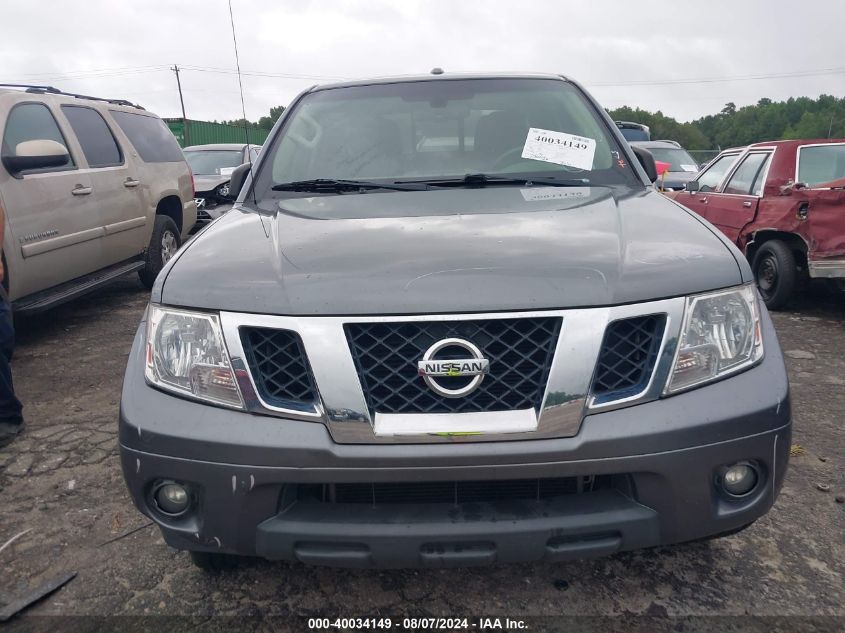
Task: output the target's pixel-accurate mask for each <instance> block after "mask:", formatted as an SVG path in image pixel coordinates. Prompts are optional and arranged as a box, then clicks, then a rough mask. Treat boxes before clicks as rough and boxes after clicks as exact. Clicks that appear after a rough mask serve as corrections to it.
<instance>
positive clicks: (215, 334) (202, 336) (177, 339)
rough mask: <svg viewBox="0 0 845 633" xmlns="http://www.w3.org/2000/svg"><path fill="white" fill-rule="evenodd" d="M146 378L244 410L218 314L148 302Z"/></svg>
mask: <svg viewBox="0 0 845 633" xmlns="http://www.w3.org/2000/svg"><path fill="white" fill-rule="evenodd" d="M146 365H147V366H146V372H145V374H146V377H147V380H148V381H149V382H150V383H151V384H153V385H156V386H158V387H161V388H162V389H166V390H168V391H172V392H174V393H178V394H181V395H184V396H189V397H192V398H196V399H198V400H206V401H208V402H214V403H216V404H222V405H226V406H230V407H237V408H243V400H242V399H241V394H240V390H239V389H238V385H237V382H236V381H235V375H234V373H233V372H232V366H231V363H230V362H229V354H228V353H227V351H226V346H225V345H224V344H223V336H222V334H221V332H220V320H219V318H218V317H217V315H215V314H206V313H203V312H188V311H185V310H174V309H170V308H162V307H160V306H155V305H150V310H149V315H148V318H147V360H146Z"/></svg>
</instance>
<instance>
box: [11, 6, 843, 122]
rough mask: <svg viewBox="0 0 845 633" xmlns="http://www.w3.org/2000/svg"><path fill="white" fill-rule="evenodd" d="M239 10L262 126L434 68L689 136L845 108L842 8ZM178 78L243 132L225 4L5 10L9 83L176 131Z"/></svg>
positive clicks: (201, 113) (251, 112) (244, 66)
mask: <svg viewBox="0 0 845 633" xmlns="http://www.w3.org/2000/svg"><path fill="white" fill-rule="evenodd" d="M232 5H233V10H234V18H235V27H236V31H237V35H238V44H239V48H240V60H241V70H242V71H244V73H246V74H244V76H243V83H244V96H245V102H246V112H247V116H248V117H249V118H250V119H252V120H256V119H257V118H258V117H260V116H262V115H265V114H267V113H268V111H269V109H270V107H271V106H273V105H278V104H282V105H287V104H288V103H289V102H290V100H291V99H292V98H293V97H294V96H296V94H298V93H299V92H300V91H301V90H303V89H304V88H307V87H308V86H310V85H313V84H314V83H325V82H329V81H333V80H336V79H342V78H352V77H368V76H379V75H392V74H408V73H420V72H428V71H429V70H430V69H431V68H432V67H434V66H442V67H443V68H444V69H445V70H446V71H447V72H449V71H459V70H461V71H473V70H479V71H490V70H534V71H547V72H555V73H561V74H565V75H568V76H571V77H573V78H575V79H577V80H579V81H581V82H582V83H583V84H585V85H586V86H587V87H588V88H589V89H590V90H591V91H592V92H593V94H594V95H595V96H596V97H597V98H598V100H599V101H600V102H601V103H602V104H603V105H604V106H606V107H609V108H613V107H617V106H620V105H626V104H627V105H631V106H639V107H642V108H646V109H649V110H657V109H660V110H662V111H663V112H664V113H665V114H668V115H670V116H674V117H676V118H678V119H679V120H689V119H693V118H697V117H699V116H701V115H704V114H710V113H715V112H718V111H719V110H720V109H721V108H722V106H723V105H724V104H725V103H726V102H728V101H733V102H735V103H736V104H737V105H745V104H749V103H755V102H756V101H757V100H758V99H760V98H761V97H770V98H772V99H775V100H780V99H785V98H787V97H790V96H802V95H806V96H810V97H816V96H818V95H819V94H822V93H826V94H833V95H836V96H839V97H842V96H844V95H845V36H843V30H842V29H843V24H845V2H842V1H841V0H802V1H801V2H793V1H791V0H733V1H731V2H723V1H714V0H710V1H709V2H708V1H707V0H703V1H698V2H694V3H693V2H686V1H678V0H676V1H675V2H670V1H668V0H662V1H653V2H652V1H648V0H639V1H636V2H633V1H631V0H592V1H591V2H584V1H581V2H567V1H564V0H534V1H526V0H509V1H506V2H504V1H499V0H486V1H482V0H431V1H426V0H392V1H391V0H319V1H318V0H233V2H232ZM173 64H178V65H180V66H183V67H184V70H183V72H182V74H181V78H182V88H183V91H184V97H185V108H186V111H187V115H188V117H189V118H192V119H200V120H211V119H218V120H219V119H232V118H240V116H241V103H240V98H239V95H238V80H237V76H236V75H235V74H233V73H232V72H231V71H232V70H233V69H234V68H235V57H234V49H233V45H232V33H231V29H230V25H229V10H228V4H227V2H226V0H170V1H160V0H134V1H133V2H126V1H122V0H76V1H67V0H64V1H46V0H30V1H29V2H14V3H13V2H8V1H7V2H3V6H2V34H0V69H2V70H0V82H13V81H22V82H26V83H46V84H49V85H54V86H56V87H59V88H61V89H63V90H67V91H77V92H83V93H86V94H93V95H97V96H106V97H120V98H126V99H130V100H132V101H135V102H137V103H140V104H141V105H143V106H145V107H146V108H148V109H150V110H152V111H154V112H156V113H158V114H160V115H161V116H179V115H180V109H179V97H178V93H177V90H176V79H175V76H174V73H173V72H172V71H170V70H168V68H169V67H170V66H172V65H173ZM772 75H779V76H776V77H772ZM760 77H763V78H760ZM723 79H732V80H731V81H720V80H723ZM679 82H684V83H679Z"/></svg>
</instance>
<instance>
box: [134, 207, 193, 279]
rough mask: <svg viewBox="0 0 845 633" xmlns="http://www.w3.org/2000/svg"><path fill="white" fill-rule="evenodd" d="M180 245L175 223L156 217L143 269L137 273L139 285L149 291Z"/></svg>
mask: <svg viewBox="0 0 845 633" xmlns="http://www.w3.org/2000/svg"><path fill="white" fill-rule="evenodd" d="M181 245H182V240H181V239H180V237H179V229H177V228H176V223H175V222H174V221H173V220H172V219H171V218H169V217H167V216H166V215H157V216H156V221H155V224H154V225H153V235H152V237H151V238H150V246H149V248H147V255H146V259H145V262H144V268H143V269H142V270H140V271H138V276H139V277H140V278H141V283H143V284H144V285H145V286H146V287H147V288H148V289H151V288H152V287H153V283H154V282H155V280H156V277H157V276H158V274H159V273H160V272H161V269H162V268H164V265H165V264H166V263H167V262H169V261H170V260H171V259H172V258H173V256H174V255H175V254H176V251H178V250H179V247H180V246H181Z"/></svg>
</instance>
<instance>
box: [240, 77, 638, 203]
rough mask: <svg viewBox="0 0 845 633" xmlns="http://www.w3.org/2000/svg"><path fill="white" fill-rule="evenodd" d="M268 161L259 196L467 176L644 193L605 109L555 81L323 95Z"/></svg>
mask: <svg viewBox="0 0 845 633" xmlns="http://www.w3.org/2000/svg"><path fill="white" fill-rule="evenodd" d="M262 153H264V154H265V155H267V156H266V157H265V160H264V162H263V167H262V168H261V170H260V173H259V174H258V176H257V181H256V193H257V195H258V196H259V197H279V196H295V195H303V194H302V193H301V192H299V193H297V192H295V191H294V192H292V191H290V190H285V191H279V190H280V189H285V184H286V183H297V182H301V181H311V180H315V179H334V180H338V179H345V180H355V181H359V182H360V181H365V180H366V181H372V182H380V183H394V184H395V183H397V182H398V183H421V182H426V181H431V182H432V183H434V182H435V181H443V180H448V179H457V178H463V177H464V176H466V175H467V174H484V175H485V176H488V177H490V176H503V175H506V176H508V177H510V178H511V180H513V179H516V178H518V177H529V176H535V177H537V178H545V179H550V178H560V179H562V180H563V179H566V180H572V179H579V180H582V181H583V182H584V183H585V184H589V185H611V184H626V185H631V186H633V185H639V186H642V183H641V182H640V180H639V179H638V178H637V176H636V174H635V172H634V171H633V169H632V168H631V166H630V165H629V164H628V162H627V160H626V159H625V156H624V154H622V153H621V151H620V148H619V146H618V145H617V143H616V140H615V138H614V137H613V136H611V135H610V134H609V126H608V125H607V124H606V123H605V121H603V120H602V119H600V118H599V116H598V115H597V112H596V109H595V108H594V107H593V106H592V105H591V104H590V103H589V102H588V101H587V99H586V98H585V96H584V95H583V94H582V92H581V91H580V90H579V89H578V88H576V87H575V86H573V85H572V84H570V83H568V82H566V81H563V80H555V79H468V80H463V79H453V80H428V81H415V82H411V81H408V82H399V83H390V84H376V85H365V86H349V87H338V88H329V89H323V90H317V91H315V92H313V93H310V94H308V95H306V96H305V97H304V98H303V99H302V100H301V101H300V102H299V103H298V104H297V105H296V106H295V107H294V108H293V109H292V112H291V113H290V114H289V115H288V117H287V119H286V120H285V123H284V125H283V127H282V129H281V132H280V133H279V134H277V135H276V137H275V138H274V139H273V140H272V142H271V143H270V144H269V145H265V146H264V149H263V150H262ZM468 182H474V183H477V181H468ZM488 182H492V180H488ZM501 182H503V181H501ZM280 185H281V186H280ZM432 186H436V185H434V184H433V185H432ZM514 186H516V185H514ZM273 187H276V191H273ZM361 191H362V192H363V191H366V192H368V193H369V192H379V191H384V189H377V188H370V189H366V190H365V189H361Z"/></svg>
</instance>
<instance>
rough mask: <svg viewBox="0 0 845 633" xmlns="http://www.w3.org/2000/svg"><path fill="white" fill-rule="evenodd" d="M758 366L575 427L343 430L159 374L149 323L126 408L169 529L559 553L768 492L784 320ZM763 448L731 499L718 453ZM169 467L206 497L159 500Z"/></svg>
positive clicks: (786, 415) (721, 522)
mask: <svg viewBox="0 0 845 633" xmlns="http://www.w3.org/2000/svg"><path fill="white" fill-rule="evenodd" d="M764 339H765V340H766V341H767V346H766V357H765V359H764V360H763V362H762V363H761V364H760V365H758V366H757V367H755V368H753V369H751V370H748V371H746V372H744V373H741V374H739V375H737V376H734V377H731V378H729V379H726V380H723V381H721V382H717V383H714V384H712V385H709V386H706V387H703V388H699V389H695V390H693V391H689V392H687V393H683V394H679V395H676V396H672V397H671V398H667V399H664V400H657V401H653V402H648V403H645V404H641V405H637V406H632V407H628V408H624V409H617V410H613V411H607V412H604V413H598V414H593V415H590V416H588V417H587V418H586V419H585V420H584V422H583V424H582V426H581V429H580V431H579V433H578V435H576V436H574V437H569V438H558V439H543V440H522V441H502V442H489V443H477V442H476V443H473V442H471V441H467V440H466V439H465V438H464V439H461V438H455V439H454V441H453V442H452V443H449V444H401V445H369V444H363V445H362V444H357V445H353V444H336V443H334V442H333V441H332V440H331V437H330V436H329V434H328V432H327V430H326V428H325V427H324V426H323V425H322V424H319V423H315V422H304V421H294V420H283V419H279V418H270V417H265V416H257V415H251V414H248V413H241V412H236V411H228V410H224V409H219V408H216V407H211V406H206V405H201V404H197V403H194V402H190V401H187V400H183V399H180V398H177V397H174V396H170V395H167V394H165V393H162V392H160V391H158V390H155V389H152V388H150V387H149V386H148V385H146V383H145V382H144V378H143V371H142V368H143V359H142V356H141V349H142V348H141V345H140V341H139V339H138V338H136V341H135V345H134V347H133V350H132V353H131V354H130V359H129V367H128V369H127V374H126V379H125V383H124V390H123V398H122V402H121V413H120V442H121V459H122V465H123V472H124V476H125V479H126V482H127V484H128V486H129V490H130V492H131V494H132V497H133V499H134V501H135V504H136V505H137V506H138V508H139V509H140V510H141V512H143V513H144V514H146V515H147V516H149V517H150V518H152V519H153V520H154V521H156V523H158V525H159V526H160V528H161V530H162V533H163V534H164V537H165V540H166V541H167V542H168V543H169V544H170V545H172V546H173V547H176V548H180V549H189V550H205V551H219V552H225V553H234V554H242V555H257V556H263V557H267V558H271V559H285V560H300V561H302V562H306V563H319V564H330V565H338V566H361V567H415V566H446V565H470V564H483V563H492V562H513V561H527V560H539V559H544V558H545V559H551V560H563V559H568V558H581V557H586V556H596V555H604V554H609V553H612V552H616V551H622V550H629V549H635V548H640V547H650V546H655V545H661V544H668V543H677V542H682V541H688V540H692V539H697V538H702V537H706V536H711V535H714V534H719V533H722V532H728V531H731V530H735V529H737V528H739V527H742V526H744V525H746V524H748V523H751V522H752V521H754V520H755V519H757V518H759V517H760V516H762V515H763V514H765V512H766V511H767V510H768V509H769V508H770V507H771V506H772V504H773V503H774V501H775V498H776V497H777V494H778V492H779V490H780V487H781V485H782V482H783V477H784V474H785V471H786V466H787V462H788V458H789V446H790V435H791V417H790V406H789V390H788V383H787V379H786V372H785V368H784V364H783V359H782V357H781V354H780V351H779V349H778V346H777V344H776V341H775V335H774V331H773V328H772V325H771V322H770V321H769V319H768V318H767V317H766V318H765V319H764ZM744 460H750V461H752V462H754V463H755V464H756V465H757V467H758V469H759V472H760V477H761V482H760V484H759V485H758V487H757V488H756V489H755V490H754V491H753V492H752V493H751V494H749V495H748V496H746V497H744V498H742V499H731V498H728V497H727V496H725V495H723V494H721V493H720V492H719V490H718V489H717V486H716V485H715V479H716V477H717V472H718V469H719V468H720V467H721V466H723V465H726V464H731V463H734V462H738V461H744ZM603 475H604V476H611V479H612V481H613V482H614V483H613V485H612V486H609V487H605V488H602V489H600V490H596V491H591V492H582V493H580V494H572V495H566V496H561V497H555V498H552V499H543V500H538V501H525V500H508V501H498V502H480V503H470V504H457V505H455V504H451V503H445V504H444V503H432V504H414V503H407V504H405V503H401V504H393V505H378V504H376V505H375V506H373V505H370V504H360V503H331V502H323V501H315V500H313V499H305V500H303V499H302V498H300V497H299V496H298V495H297V490H299V489H300V487H302V486H305V485H307V484H336V483H350V482H392V483H396V482H442V481H449V482H454V481H461V482H466V481H500V480H514V479H533V478H560V477H585V476H597V477H598V476H603ZM160 479H173V480H176V481H180V482H185V483H188V484H190V485H191V486H192V487H193V489H194V490H195V491H196V509H195V511H194V512H192V513H189V514H188V515H187V516H186V517H184V518H179V519H169V518H167V517H163V516H162V515H160V514H159V513H157V512H156V511H155V510H154V509H153V505H154V504H152V502H151V499H150V496H149V495H150V489H151V486H152V485H153V483H154V482H156V481H157V480H160Z"/></svg>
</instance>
